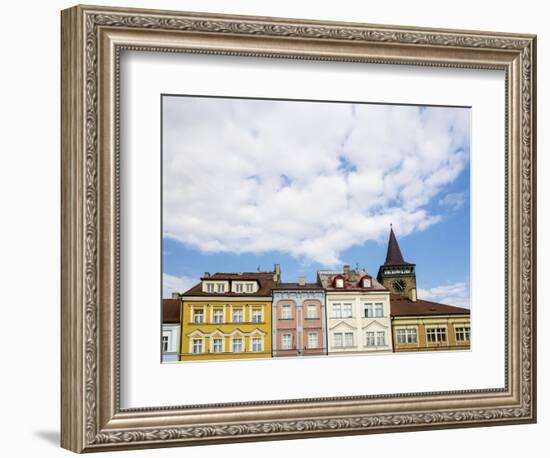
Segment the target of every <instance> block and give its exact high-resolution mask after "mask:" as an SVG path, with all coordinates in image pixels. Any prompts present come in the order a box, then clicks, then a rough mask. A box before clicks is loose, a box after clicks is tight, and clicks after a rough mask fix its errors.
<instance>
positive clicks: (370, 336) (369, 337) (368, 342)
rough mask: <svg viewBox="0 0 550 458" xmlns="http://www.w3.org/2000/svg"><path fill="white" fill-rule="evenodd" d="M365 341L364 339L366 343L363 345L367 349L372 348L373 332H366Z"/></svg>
mask: <svg viewBox="0 0 550 458" xmlns="http://www.w3.org/2000/svg"><path fill="white" fill-rule="evenodd" d="M366 336H367V339H366V342H365V345H366V346H367V347H374V346H375V345H374V332H372V331H368V332H367V335H366Z"/></svg>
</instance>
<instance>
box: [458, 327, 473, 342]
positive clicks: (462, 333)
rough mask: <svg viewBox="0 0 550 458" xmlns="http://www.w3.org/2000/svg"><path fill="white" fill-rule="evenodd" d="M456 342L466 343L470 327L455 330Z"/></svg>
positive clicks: (468, 338)
mask: <svg viewBox="0 0 550 458" xmlns="http://www.w3.org/2000/svg"><path fill="white" fill-rule="evenodd" d="M455 334H456V340H457V342H466V341H468V340H470V326H462V327H459V328H456V329H455Z"/></svg>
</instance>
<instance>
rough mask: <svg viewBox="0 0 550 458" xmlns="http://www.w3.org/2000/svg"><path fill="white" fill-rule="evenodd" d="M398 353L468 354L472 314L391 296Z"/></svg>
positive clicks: (430, 303)
mask: <svg viewBox="0 0 550 458" xmlns="http://www.w3.org/2000/svg"><path fill="white" fill-rule="evenodd" d="M390 306H391V315H392V335H393V350H394V351H396V352H397V351H426V350H428V351H432V350H467V349H469V348H470V310H468V309H465V308H461V307H454V306H451V305H445V304H439V303H436V302H430V301H424V300H421V299H416V297H414V295H413V297H412V298H409V297H406V296H402V295H399V294H391V295H390Z"/></svg>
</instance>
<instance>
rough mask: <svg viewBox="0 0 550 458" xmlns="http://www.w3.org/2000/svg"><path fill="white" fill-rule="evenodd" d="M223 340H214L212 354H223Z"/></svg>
mask: <svg viewBox="0 0 550 458" xmlns="http://www.w3.org/2000/svg"><path fill="white" fill-rule="evenodd" d="M222 349H223V339H213V340H212V353H221V352H222V351H223V350H222Z"/></svg>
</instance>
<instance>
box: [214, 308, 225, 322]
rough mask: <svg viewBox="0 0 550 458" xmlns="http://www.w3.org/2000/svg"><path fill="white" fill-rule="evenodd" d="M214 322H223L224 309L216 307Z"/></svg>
mask: <svg viewBox="0 0 550 458" xmlns="http://www.w3.org/2000/svg"><path fill="white" fill-rule="evenodd" d="M214 323H223V310H222V309H214Z"/></svg>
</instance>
